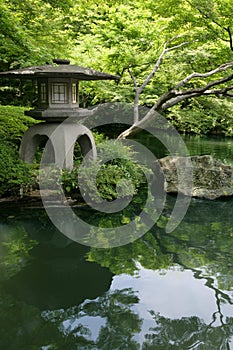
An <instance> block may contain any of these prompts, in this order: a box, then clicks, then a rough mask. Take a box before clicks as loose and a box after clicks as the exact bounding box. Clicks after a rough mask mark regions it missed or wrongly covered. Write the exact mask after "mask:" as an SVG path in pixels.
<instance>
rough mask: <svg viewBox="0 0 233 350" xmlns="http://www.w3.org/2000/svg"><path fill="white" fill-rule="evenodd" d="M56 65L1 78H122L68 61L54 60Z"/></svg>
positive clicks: (8, 73)
mask: <svg viewBox="0 0 233 350" xmlns="http://www.w3.org/2000/svg"><path fill="white" fill-rule="evenodd" d="M53 63H54V64H46V65H42V66H33V67H28V68H21V69H15V70H10V71H7V72H0V78H1V77H4V78H12V79H35V78H57V77H60V78H76V79H78V80H119V79H120V77H119V76H117V75H112V74H108V73H103V72H99V71H96V70H94V69H91V68H85V67H81V66H76V65H73V64H70V61H68V60H62V59H54V60H53Z"/></svg>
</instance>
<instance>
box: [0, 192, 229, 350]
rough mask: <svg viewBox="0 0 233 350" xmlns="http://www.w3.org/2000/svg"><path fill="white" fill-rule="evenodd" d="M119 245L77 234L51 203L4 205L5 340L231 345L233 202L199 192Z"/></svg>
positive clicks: (63, 345) (0, 299)
mask: <svg viewBox="0 0 233 350" xmlns="http://www.w3.org/2000/svg"><path fill="white" fill-rule="evenodd" d="M174 200H175V199H174V198H173V197H169V201H168V202H167V206H166V210H165V212H164V215H163V216H162V217H161V219H160V220H159V222H158V224H157V225H156V226H155V227H154V228H153V229H152V230H151V231H150V232H148V233H147V234H146V235H144V236H143V237H142V238H141V239H139V240H137V241H136V242H134V243H132V244H129V245H127V246H123V247H116V248H113V249H94V248H87V247H84V246H80V245H78V244H76V243H72V242H71V241H69V240H67V238H65V237H64V236H62V235H61V234H59V233H58V232H57V231H56V230H55V229H54V227H53V226H52V224H51V223H50V222H49V221H48V219H47V218H46V215H45V213H44V212H43V210H41V209H40V210H39V209H27V210H26V209H25V210H17V209H16V210H15V211H13V210H12V209H11V210H10V211H9V210H8V211H7V210H5V211H4V210H3V211H1V214H0V215H1V226H0V241H1V245H0V247H1V249H0V272H1V278H0V324H1V327H0V348H2V349H7V350H8V349H9V350H11V349H13V350H15V349H17V350H21V349H22V350H26V349H41V350H42V349H43V350H45V349H47V350H49V349H61V350H63V349H78V350H80V349H83V350H84V349H85V350H86V349H90V350H103V349H106V350H109V349H116V350H121V349H122V350H125V349H133V350H134V349H135V350H136V349H142V350H146V349H156V350H157V349H159V350H160V349H161V350H167V349H172V350H173V349H179V350H180V349H181V350H182V349H198V350H203V349H204V350H212V349H214V350H215V349H216V350H219V349H221V350H229V349H231V348H232V339H233V293H232V290H233V263H232V251H233V228H232V215H231V214H232V205H233V201H232V200H228V201H221V200H219V201H214V202H209V201H201V200H192V203H191V206H190V208H189V211H188V213H187V215H186V217H185V219H184V220H183V222H182V224H181V225H180V226H179V227H178V228H177V229H176V230H175V231H174V232H172V233H170V234H166V233H165V231H164V227H165V226H166V220H167V217H169V211H170V210H171V208H172V207H173V201H174Z"/></svg>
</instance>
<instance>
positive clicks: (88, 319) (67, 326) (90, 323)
mask: <svg viewBox="0 0 233 350" xmlns="http://www.w3.org/2000/svg"><path fill="white" fill-rule="evenodd" d="M105 323H106V321H105V319H104V318H102V317H100V316H95V317H94V316H81V317H80V318H76V319H75V320H74V319H72V320H70V319H68V320H65V321H64V322H63V323H62V326H63V327H64V333H67V334H69V333H70V332H73V331H74V330H75V329H77V327H78V326H79V325H82V326H83V327H84V328H85V327H86V328H88V330H89V331H90V334H87V335H86V337H85V338H86V339H91V340H94V341H96V340H97V338H98V335H99V332H100V328H101V327H103V326H104V325H105ZM76 335H79V334H76Z"/></svg>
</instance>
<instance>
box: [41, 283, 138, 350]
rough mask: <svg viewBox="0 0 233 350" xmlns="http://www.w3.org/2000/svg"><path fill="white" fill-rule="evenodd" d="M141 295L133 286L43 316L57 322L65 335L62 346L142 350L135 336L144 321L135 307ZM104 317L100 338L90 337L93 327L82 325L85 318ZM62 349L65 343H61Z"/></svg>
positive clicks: (51, 321) (57, 325) (107, 349)
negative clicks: (134, 310) (133, 290)
mask: <svg viewBox="0 0 233 350" xmlns="http://www.w3.org/2000/svg"><path fill="white" fill-rule="evenodd" d="M137 303H138V298H137V296H135V294H134V293H133V292H132V290H130V289H124V290H115V291H114V292H108V293H106V294H105V295H104V296H102V297H99V298H97V299H96V300H93V301H86V302H85V303H84V304H83V305H81V306H80V307H73V308H69V309H67V310H66V311H64V310H62V309H61V310H55V311H46V312H44V313H43V317H44V319H45V320H46V321H49V322H50V323H53V324H54V325H56V327H57V328H58V329H59V330H60V332H61V333H62V334H63V337H64V338H63V342H62V345H63V346H65V348H68V347H67V346H68V345H69V346H70V347H69V349H80V350H81V349H95V350H98V349H99V350H109V349H111V350H114V349H115V350H126V349H129V350H138V349H139V348H140V347H139V344H137V342H136V341H135V340H134V339H133V336H134V335H135V334H137V333H138V332H140V329H141V328H140V327H141V324H142V321H141V320H140V319H139V316H138V315H137V314H136V313H134V312H133V311H132V310H131V307H132V306H133V305H134V304H137ZM85 316H88V317H101V319H102V320H103V321H104V325H102V326H101V327H100V330H99V334H98V336H97V339H96V340H95V341H94V340H90V337H91V330H90V329H89V328H88V326H84V325H83V324H82V318H83V317H85ZM61 348H62V346H61Z"/></svg>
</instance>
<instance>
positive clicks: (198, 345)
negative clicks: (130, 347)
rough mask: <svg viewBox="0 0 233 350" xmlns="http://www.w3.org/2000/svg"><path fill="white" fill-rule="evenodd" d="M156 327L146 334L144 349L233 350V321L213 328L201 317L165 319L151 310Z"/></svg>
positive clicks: (227, 319) (229, 319)
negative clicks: (231, 349) (231, 343)
mask: <svg viewBox="0 0 233 350" xmlns="http://www.w3.org/2000/svg"><path fill="white" fill-rule="evenodd" d="M151 314H152V316H153V318H154V321H155V323H156V326H155V327H154V328H152V329H150V333H148V334H146V335H145V338H146V340H145V341H144V343H143V347H142V349H143V350H150V349H151V350H154V349H156V350H183V349H195V350H220V349H221V350H230V339H231V338H232V337H233V318H226V322H225V324H224V325H223V326H222V325H221V326H218V327H212V323H213V322H214V321H213V322H211V323H210V324H209V325H206V324H205V323H204V322H203V321H202V320H200V319H199V318H198V317H183V318H181V319H179V320H177V319H174V320H172V319H169V318H165V317H163V316H161V315H159V314H156V313H154V312H153V311H151Z"/></svg>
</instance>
